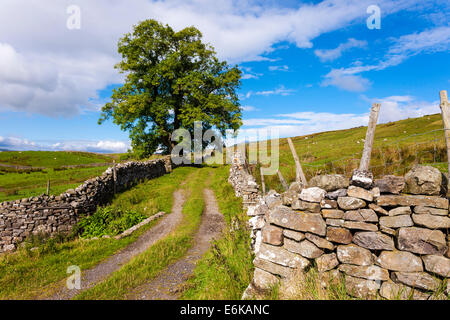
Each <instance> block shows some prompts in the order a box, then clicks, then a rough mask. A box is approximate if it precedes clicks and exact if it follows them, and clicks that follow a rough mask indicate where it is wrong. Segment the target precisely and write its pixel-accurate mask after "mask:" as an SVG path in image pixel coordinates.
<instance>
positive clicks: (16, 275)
mask: <svg viewBox="0 0 450 320" xmlns="http://www.w3.org/2000/svg"><path fill="white" fill-rule="evenodd" d="M195 170H196V169H194V168H184V167H183V168H177V169H175V170H174V171H173V172H172V173H171V174H169V175H165V176H162V177H159V178H157V179H153V180H149V181H147V182H145V183H143V184H140V185H138V186H136V187H135V188H132V189H130V190H128V191H126V192H124V193H122V194H120V195H118V196H117V197H116V198H115V199H114V200H113V202H112V205H111V206H112V207H114V206H118V207H120V206H128V208H129V209H130V210H131V209H132V210H135V211H136V212H140V213H143V214H144V213H145V214H146V215H148V216H150V215H152V214H154V213H156V212H158V211H166V212H170V209H171V207H172V202H173V198H172V196H171V195H172V193H173V192H174V191H175V189H177V188H178V186H179V185H180V184H181V183H182V182H183V181H184V180H185V179H186V177H187V176H188V175H189V174H190V173H192V172H194V171H195ZM135 193H138V194H141V195H142V196H141V197H139V199H137V198H135V197H134V196H133V194H135ZM168 195H170V196H168ZM146 208H147V209H146ZM151 226H152V224H149V225H146V226H144V227H143V228H141V229H140V230H138V231H137V232H136V233H134V234H133V235H131V236H130V237H126V238H123V239H121V240H114V239H100V240H95V241H80V240H73V241H69V242H64V243H55V242H50V243H47V244H43V245H41V246H40V247H39V248H38V249H37V250H35V251H30V250H26V249H25V248H23V249H20V250H18V251H17V252H15V253H12V254H3V255H0V299H27V298H31V297H33V296H36V295H37V294H41V293H42V291H43V290H46V289H47V288H46V286H50V287H51V284H53V283H55V282H58V281H61V280H63V279H65V278H66V277H67V273H66V270H67V267H68V266H70V265H78V266H79V267H80V268H81V269H82V270H83V269H88V268H90V267H92V266H94V265H96V264H97V263H99V262H101V261H102V260H104V259H106V258H108V257H109V256H110V255H112V254H114V253H115V252H117V251H118V250H120V249H122V248H124V247H125V246H127V245H128V244H130V243H131V242H133V241H135V240H136V238H137V237H138V236H139V235H140V234H142V233H143V232H144V231H145V230H147V229H148V228H150V227H151ZM49 244H52V245H51V246H50V245H49ZM43 288H44V289H43Z"/></svg>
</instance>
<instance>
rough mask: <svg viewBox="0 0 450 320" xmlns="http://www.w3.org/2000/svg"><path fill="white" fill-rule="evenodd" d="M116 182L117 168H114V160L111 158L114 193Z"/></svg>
mask: <svg viewBox="0 0 450 320" xmlns="http://www.w3.org/2000/svg"><path fill="white" fill-rule="evenodd" d="M116 183H117V170H116V160H113V184H114V186H113V188H114V191H113V192H114V194H116V192H117V190H116Z"/></svg>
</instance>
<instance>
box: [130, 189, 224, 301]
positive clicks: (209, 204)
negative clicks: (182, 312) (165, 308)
mask: <svg viewBox="0 0 450 320" xmlns="http://www.w3.org/2000/svg"><path fill="white" fill-rule="evenodd" d="M203 195H204V199H205V211H204V213H203V216H202V222H201V225H200V228H199V230H198V232H197V235H196V236H195V239H194V246H193V247H192V248H191V249H189V251H188V252H187V254H186V255H185V256H184V257H183V258H181V259H180V260H178V261H177V262H175V263H173V264H171V265H169V266H168V267H167V268H166V269H165V270H163V271H162V272H161V273H160V274H159V275H158V276H157V277H156V278H155V279H153V280H152V281H150V282H149V283H147V284H144V285H142V286H140V287H138V288H136V289H135V290H133V291H132V292H130V293H129V294H128V295H127V299H131V300H176V299H178V298H179V289H180V286H181V285H182V284H183V283H184V282H185V281H186V280H187V279H188V278H189V276H190V275H191V274H192V273H193V271H194V268H195V265H196V262H197V261H198V260H199V259H200V258H201V257H202V256H203V254H204V253H205V252H206V251H207V250H208V248H209V247H210V244H211V240H213V239H215V238H217V237H219V236H220V234H221V232H222V230H223V228H224V226H225V221H224V217H223V215H222V214H221V213H220V212H219V208H218V205H217V202H216V198H215V197H214V192H213V191H212V190H210V189H205V190H203Z"/></svg>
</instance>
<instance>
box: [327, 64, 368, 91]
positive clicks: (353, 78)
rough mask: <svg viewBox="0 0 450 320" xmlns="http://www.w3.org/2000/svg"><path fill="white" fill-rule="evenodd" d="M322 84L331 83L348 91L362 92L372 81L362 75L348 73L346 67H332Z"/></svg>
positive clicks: (328, 84)
mask: <svg viewBox="0 0 450 320" xmlns="http://www.w3.org/2000/svg"><path fill="white" fill-rule="evenodd" d="M321 85H322V86H330V85H331V86H335V87H338V88H340V89H343V90H347V91H354V92H360V91H365V90H366V89H367V88H368V87H369V86H370V85H371V82H370V81H369V80H368V79H366V78H363V77H362V76H360V75H354V74H348V73H346V71H345V69H332V70H331V71H330V72H329V73H328V74H326V75H325V79H324V80H323V81H322V83H321Z"/></svg>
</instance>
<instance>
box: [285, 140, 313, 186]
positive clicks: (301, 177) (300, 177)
mask: <svg viewBox="0 0 450 320" xmlns="http://www.w3.org/2000/svg"><path fill="white" fill-rule="evenodd" d="M287 141H288V144H289V148H290V149H291V152H292V156H293V157H294V161H295V181H297V182H298V183H301V184H302V185H303V187H304V188H306V187H307V186H308V181H307V180H306V177H305V174H304V173H303V169H302V165H301V164H300V160H299V159H298V155H297V152H296V151H295V148H294V144H293V143H292V140H291V138H287Z"/></svg>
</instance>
